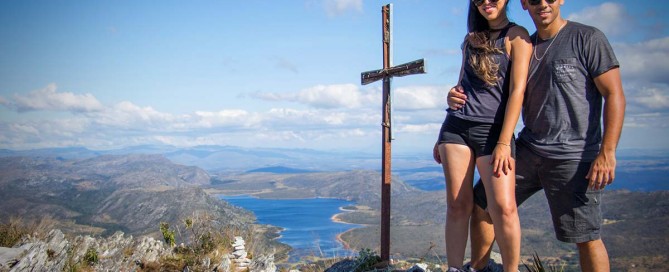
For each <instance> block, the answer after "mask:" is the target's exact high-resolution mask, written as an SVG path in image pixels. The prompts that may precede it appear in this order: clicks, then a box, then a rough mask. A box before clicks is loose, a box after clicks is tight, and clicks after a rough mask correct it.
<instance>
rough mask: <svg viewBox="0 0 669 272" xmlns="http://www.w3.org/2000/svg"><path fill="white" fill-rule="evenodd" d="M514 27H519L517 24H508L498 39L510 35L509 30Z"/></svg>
mask: <svg viewBox="0 0 669 272" xmlns="http://www.w3.org/2000/svg"><path fill="white" fill-rule="evenodd" d="M514 26H517V25H516V23H514V22H510V23H509V24H507V25H506V26H505V27H504V28H502V31H501V32H500V33H499V36H497V38H498V39H499V38H503V37H506V34H508V33H509V29H511V28H512V27H514Z"/></svg>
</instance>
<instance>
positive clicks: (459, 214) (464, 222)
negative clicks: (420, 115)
mask: <svg viewBox="0 0 669 272" xmlns="http://www.w3.org/2000/svg"><path fill="white" fill-rule="evenodd" d="M439 156H440V157H441V160H442V167H443V169H444V177H445V179H446V204H447V209H446V258H447V260H448V265H449V266H452V267H456V268H462V265H463V262H464V258H465V248H466V247H467V237H468V233H469V218H470V216H471V213H472V208H473V206H474V196H473V193H472V180H473V178H474V157H473V153H472V150H471V149H470V148H469V147H468V146H465V145H460V144H441V145H439Z"/></svg>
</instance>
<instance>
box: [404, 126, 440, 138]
mask: <svg viewBox="0 0 669 272" xmlns="http://www.w3.org/2000/svg"><path fill="white" fill-rule="evenodd" d="M439 129H441V124H438V123H437V124H435V123H430V124H420V125H403V126H400V127H399V128H397V129H396V131H397V132H402V133H404V132H406V133H421V134H422V133H428V134H434V135H435V136H436V135H437V133H438V132H439Z"/></svg>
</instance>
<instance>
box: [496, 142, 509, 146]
mask: <svg viewBox="0 0 669 272" xmlns="http://www.w3.org/2000/svg"><path fill="white" fill-rule="evenodd" d="M497 143H498V144H501V145H505V146H508V147H511V145H510V144H507V143H503V142H497Z"/></svg>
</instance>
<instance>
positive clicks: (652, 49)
mask: <svg viewBox="0 0 669 272" xmlns="http://www.w3.org/2000/svg"><path fill="white" fill-rule="evenodd" d="M613 47H614V50H615V52H616V55H617V57H618V60H619V61H620V71H621V73H622V76H623V78H624V79H625V80H631V81H650V82H663V83H669V77H667V75H668V74H669V61H668V60H669V37H664V38H660V39H653V40H649V41H644V42H639V43H634V44H614V45H613Z"/></svg>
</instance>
